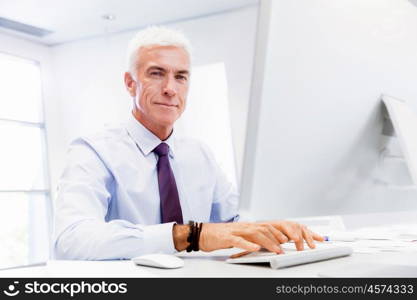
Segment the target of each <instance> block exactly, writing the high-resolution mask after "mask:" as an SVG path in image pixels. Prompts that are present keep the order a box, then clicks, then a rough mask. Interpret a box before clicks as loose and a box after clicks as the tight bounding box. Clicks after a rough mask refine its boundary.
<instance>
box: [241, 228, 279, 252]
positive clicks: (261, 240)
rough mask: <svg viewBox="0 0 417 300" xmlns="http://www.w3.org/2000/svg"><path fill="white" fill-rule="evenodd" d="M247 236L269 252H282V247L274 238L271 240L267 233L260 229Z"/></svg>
mask: <svg viewBox="0 0 417 300" xmlns="http://www.w3.org/2000/svg"><path fill="white" fill-rule="evenodd" d="M249 238H250V239H253V240H254V241H255V242H256V243H257V244H258V245H261V246H262V247H264V248H266V249H267V250H268V251H270V252H275V253H282V248H281V246H280V245H279V244H278V243H277V241H276V240H275V238H273V239H272V240H271V239H270V238H269V237H268V235H267V234H264V233H263V232H262V231H261V230H258V231H256V232H255V233H254V234H252V235H251V236H250V237H249Z"/></svg>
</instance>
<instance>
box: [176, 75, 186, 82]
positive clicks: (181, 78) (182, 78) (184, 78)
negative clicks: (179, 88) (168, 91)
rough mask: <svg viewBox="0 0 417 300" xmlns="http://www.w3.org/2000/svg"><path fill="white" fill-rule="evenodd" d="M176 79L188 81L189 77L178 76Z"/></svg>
mask: <svg viewBox="0 0 417 300" xmlns="http://www.w3.org/2000/svg"><path fill="white" fill-rule="evenodd" d="M175 78H176V79H178V80H181V81H187V79H188V78H187V77H186V76H184V75H176V76H175Z"/></svg>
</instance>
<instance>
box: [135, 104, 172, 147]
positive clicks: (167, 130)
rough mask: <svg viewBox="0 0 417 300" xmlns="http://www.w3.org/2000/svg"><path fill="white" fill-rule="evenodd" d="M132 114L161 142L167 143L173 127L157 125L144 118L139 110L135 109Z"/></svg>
mask: <svg viewBox="0 0 417 300" xmlns="http://www.w3.org/2000/svg"><path fill="white" fill-rule="evenodd" d="M132 114H133V116H134V117H135V119H136V120H137V121H138V122H139V123H141V124H142V125H143V126H145V128H146V129H148V130H149V131H150V132H152V133H153V134H154V135H156V136H157V137H158V138H159V139H160V140H161V141H165V140H166V139H167V138H168V137H169V136H170V135H171V133H172V129H173V127H172V126H163V125H158V124H155V123H153V122H151V121H150V120H148V119H147V118H145V117H143V115H142V114H141V113H139V112H138V110H137V109H133V111H132Z"/></svg>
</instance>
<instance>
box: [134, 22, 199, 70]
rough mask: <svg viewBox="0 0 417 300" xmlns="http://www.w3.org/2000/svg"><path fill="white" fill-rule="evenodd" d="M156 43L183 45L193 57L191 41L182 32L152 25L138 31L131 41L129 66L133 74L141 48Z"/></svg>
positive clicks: (161, 44)
mask: <svg viewBox="0 0 417 300" xmlns="http://www.w3.org/2000/svg"><path fill="white" fill-rule="evenodd" d="M154 45H159V46H176V47H181V48H183V49H184V50H185V51H186V52H187V53H188V55H189V57H190V59H191V51H192V48H191V43H190V41H189V40H188V39H187V38H186V37H185V35H184V34H183V33H182V32H180V31H177V30H174V29H170V28H167V27H163V26H150V27H147V28H145V29H143V30H141V31H139V32H138V33H136V35H135V36H134V37H133V38H132V39H131V40H130V42H129V46H128V49H127V68H128V72H130V74H131V75H132V76H133V75H134V71H135V69H136V63H137V62H136V59H137V56H138V51H139V50H140V48H142V47H149V46H154Z"/></svg>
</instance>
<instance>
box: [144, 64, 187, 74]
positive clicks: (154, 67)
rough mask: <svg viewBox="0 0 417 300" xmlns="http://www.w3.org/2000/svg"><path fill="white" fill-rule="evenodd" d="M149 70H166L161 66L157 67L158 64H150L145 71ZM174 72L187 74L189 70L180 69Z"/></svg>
mask: <svg viewBox="0 0 417 300" xmlns="http://www.w3.org/2000/svg"><path fill="white" fill-rule="evenodd" d="M150 70H158V71H162V72H166V70H165V69H164V68H161V67H158V66H150V67H149V68H148V70H147V71H150ZM176 73H177V74H184V75H189V74H190V71H188V70H180V71H177V72H176Z"/></svg>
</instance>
